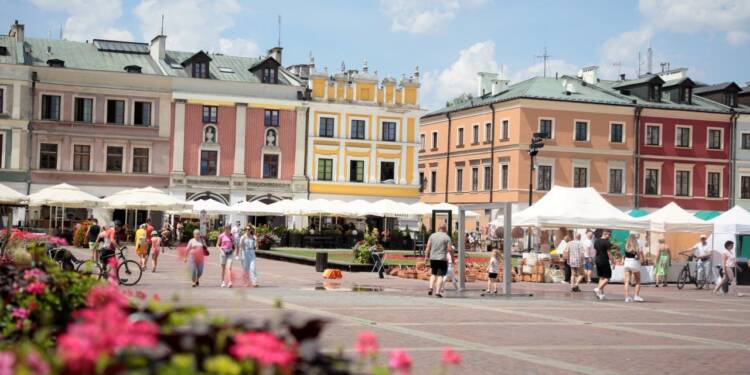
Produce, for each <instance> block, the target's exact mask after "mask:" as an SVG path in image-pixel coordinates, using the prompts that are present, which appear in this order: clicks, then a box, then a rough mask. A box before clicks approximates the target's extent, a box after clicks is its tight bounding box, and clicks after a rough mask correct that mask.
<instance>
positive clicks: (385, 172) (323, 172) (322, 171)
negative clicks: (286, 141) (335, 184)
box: [317, 158, 396, 184]
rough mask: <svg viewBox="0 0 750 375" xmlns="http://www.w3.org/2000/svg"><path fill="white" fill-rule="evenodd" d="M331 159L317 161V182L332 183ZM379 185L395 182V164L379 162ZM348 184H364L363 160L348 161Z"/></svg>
mask: <svg viewBox="0 0 750 375" xmlns="http://www.w3.org/2000/svg"><path fill="white" fill-rule="evenodd" d="M333 169H334V168H333V159H328V158H320V159H318V169H317V171H318V181H333ZM379 181H380V183H384V184H393V183H395V182H396V163H395V162H392V161H381V162H380V180H379ZM349 182H365V162H364V160H350V161H349Z"/></svg>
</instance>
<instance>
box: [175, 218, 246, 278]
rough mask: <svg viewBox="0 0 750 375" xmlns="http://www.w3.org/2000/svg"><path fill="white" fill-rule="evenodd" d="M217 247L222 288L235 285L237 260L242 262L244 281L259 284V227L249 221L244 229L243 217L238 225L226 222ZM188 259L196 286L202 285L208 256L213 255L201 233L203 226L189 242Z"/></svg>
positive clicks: (186, 258)
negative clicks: (234, 267)
mask: <svg viewBox="0 0 750 375" xmlns="http://www.w3.org/2000/svg"><path fill="white" fill-rule="evenodd" d="M216 249H217V251H218V256H219V275H220V277H221V284H220V286H221V287H222V288H225V287H226V288H232V287H233V286H234V281H235V279H236V278H235V277H234V276H235V274H234V270H233V264H234V263H236V262H239V263H240V266H241V269H242V274H241V279H242V285H243V286H245V287H257V286H258V274H257V272H256V270H255V263H256V255H255V250H256V249H257V237H256V235H255V228H253V227H252V226H250V225H247V226H246V227H245V228H244V230H243V228H242V225H241V223H240V222H239V221H237V222H236V223H235V225H234V226H232V225H229V224H226V225H224V231H223V232H222V233H221V234H220V235H219V238H218V239H217V241H216ZM185 250H186V254H185V259H184V262H185V263H186V264H189V268H190V275H191V280H192V282H193V287H198V286H200V279H201V276H203V271H204V268H205V267H204V266H205V261H206V257H208V256H210V255H211V252H210V251H209V247H208V246H207V245H206V241H205V239H204V238H203V237H202V236H201V232H200V230H199V229H196V230H194V231H193V238H191V239H190V241H188V243H187V246H186V249H185Z"/></svg>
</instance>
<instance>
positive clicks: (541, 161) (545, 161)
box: [509, 122, 555, 191]
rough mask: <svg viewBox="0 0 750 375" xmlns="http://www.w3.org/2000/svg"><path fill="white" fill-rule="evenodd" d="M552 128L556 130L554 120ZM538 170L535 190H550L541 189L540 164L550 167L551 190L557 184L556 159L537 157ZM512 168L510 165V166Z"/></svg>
mask: <svg viewBox="0 0 750 375" xmlns="http://www.w3.org/2000/svg"><path fill="white" fill-rule="evenodd" d="M552 124H553V125H552V129H553V130H554V122H553V123H552ZM536 166H537V168H536V170H535V171H534V172H536V174H535V178H534V181H535V182H534V191H549V190H539V169H538V167H539V166H548V167H550V186H549V187H550V190H551V189H552V187H553V186H555V161H554V160H553V159H546V158H537V162H536ZM509 168H510V167H509Z"/></svg>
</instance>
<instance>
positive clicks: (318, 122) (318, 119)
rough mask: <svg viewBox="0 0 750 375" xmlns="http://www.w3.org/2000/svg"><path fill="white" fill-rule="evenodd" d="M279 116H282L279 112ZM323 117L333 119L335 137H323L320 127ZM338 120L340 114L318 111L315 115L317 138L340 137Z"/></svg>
mask: <svg viewBox="0 0 750 375" xmlns="http://www.w3.org/2000/svg"><path fill="white" fill-rule="evenodd" d="M279 116H281V114H279ZM323 117H325V118H331V119H333V137H323V136H321V135H320V129H321V128H322V126H323V124H322V123H321V119H322V118H323ZM338 120H339V119H338V116H335V115H329V114H321V113H318V114H317V115H316V117H315V121H316V124H317V125H318V126H316V127H315V138H322V139H330V138H338V137H339V126H338V125H339V124H338V122H339V121H338Z"/></svg>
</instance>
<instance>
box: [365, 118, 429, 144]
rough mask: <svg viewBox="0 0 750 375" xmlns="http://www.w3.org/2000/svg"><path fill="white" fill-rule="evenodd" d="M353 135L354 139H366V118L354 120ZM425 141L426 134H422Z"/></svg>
mask: <svg viewBox="0 0 750 375" xmlns="http://www.w3.org/2000/svg"><path fill="white" fill-rule="evenodd" d="M351 126H352V128H351V137H352V139H365V120H352V125H351ZM421 140H422V141H424V136H422V139H421Z"/></svg>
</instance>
